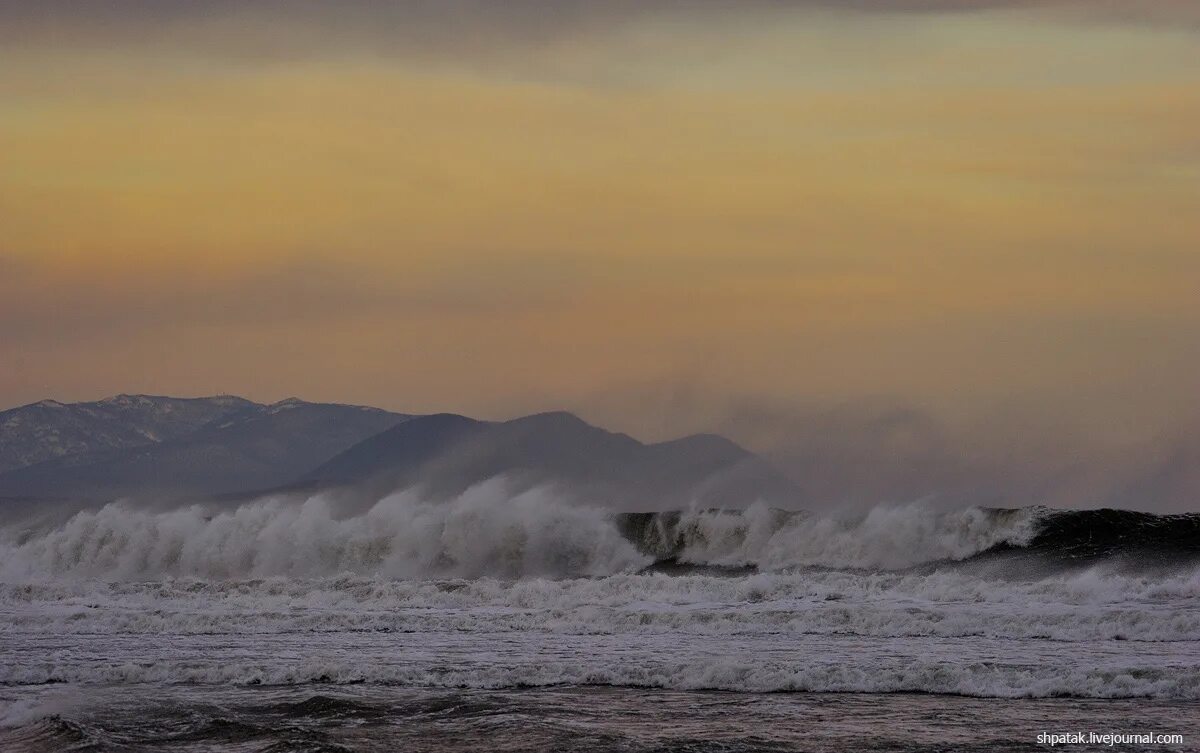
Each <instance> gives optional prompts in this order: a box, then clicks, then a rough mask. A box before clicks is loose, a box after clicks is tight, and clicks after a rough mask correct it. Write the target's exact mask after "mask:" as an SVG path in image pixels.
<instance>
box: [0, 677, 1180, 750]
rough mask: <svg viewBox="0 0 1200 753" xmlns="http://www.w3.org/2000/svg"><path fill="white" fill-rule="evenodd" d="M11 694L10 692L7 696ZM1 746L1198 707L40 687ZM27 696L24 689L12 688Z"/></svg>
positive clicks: (936, 734) (924, 720)
mask: <svg viewBox="0 0 1200 753" xmlns="http://www.w3.org/2000/svg"><path fill="white" fill-rule="evenodd" d="M5 695H8V696H9V699H11V696H12V694H11V693H7V694H5ZM39 695H40V699H39V701H38V702H39V703H40V704H41V705H42V708H43V711H45V710H50V709H57V710H56V711H54V713H52V714H51V715H50V716H37V718H35V719H32V720H31V721H30V722H29V723H26V724H22V725H20V726H18V727H15V728H8V729H4V730H0V747H2V749H3V750H6V751H14V752H18V751H30V752H33V751H59V750H77V751H85V750H95V751H104V750H112V751H158V750H162V751H211V750H231V751H263V752H266V751H314V752H315V751H401V750H402V751H414V752H417V751H430V752H433V751H534V750H538V751H541V750H546V751H551V750H553V751H697V752H699V751H722V752H726V751H729V752H732V751H814V752H819V751H868V750H869V751H925V750H944V751H1028V750H1037V749H1041V748H1045V749H1049V748H1048V746H1039V745H1037V743H1036V738H1037V734H1038V733H1039V732H1051V731H1055V732H1060V731H1078V730H1083V731H1095V732H1098V733H1105V732H1118V733H1130V732H1138V733H1140V732H1150V733H1156V732H1163V731H1171V732H1175V733H1179V734H1182V735H1183V736H1184V741H1185V744H1184V745H1148V746H1137V745H1132V746H1117V747H1116V748H1104V747H1103V746H1097V747H1089V746H1066V747H1063V748H1059V749H1062V750H1099V749H1109V750H1112V749H1116V750H1157V751H1163V750H1197V749H1200V748H1197V747H1195V746H1194V745H1193V744H1192V743H1195V742H1196V741H1198V740H1200V703H1197V702H1194V701H1186V702H1158V701H1147V700H1103V701H1102V700H1092V699H1021V700H996V699H979V698H963V697H955V696H936V695H924V694H817V693H772V694H752V693H737V692H726V691H673V690H652V689H641V688H594V687H585V688H580V687H560V688H537V689H523V690H503V691H497V690H428V689H412V688H391V687H378V686H353V687H346V686H341V687H330V688H316V687H249V688H186V687H160V686H153V685H135V686H117V687H93V688H88V689H65V690H58V689H51V688H46V689H44V690H43V691H42V692H41V693H39ZM22 697H24V698H25V699H26V700H28V699H29V696H28V695H26V694H22Z"/></svg>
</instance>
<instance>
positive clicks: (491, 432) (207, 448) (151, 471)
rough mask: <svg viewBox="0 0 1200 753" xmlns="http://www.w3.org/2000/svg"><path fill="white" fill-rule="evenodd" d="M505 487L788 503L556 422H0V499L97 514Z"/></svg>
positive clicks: (612, 496) (148, 417) (634, 499)
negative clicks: (151, 504)
mask: <svg viewBox="0 0 1200 753" xmlns="http://www.w3.org/2000/svg"><path fill="white" fill-rule="evenodd" d="M496 476H504V477H505V478H506V479H508V481H509V482H510V483H511V484H513V485H515V486H518V487H528V486H532V485H536V484H541V483H555V484H559V485H562V486H564V487H565V488H569V489H570V490H571V492H572V493H574V494H576V495H577V496H579V497H581V498H584V499H587V500H589V501H594V502H599V503H603V504H608V505H612V506H615V507H622V508H627V509H639V510H653V509H666V508H672V507H679V506H682V505H687V504H688V503H690V502H693V501H695V502H698V503H701V504H704V505H711V506H736V505H744V504H747V503H749V502H753V501H755V500H758V499H762V500H764V501H768V502H770V503H773V504H779V505H789V504H790V503H791V504H794V502H795V500H797V499H798V498H799V490H798V489H797V488H796V487H795V486H794V484H793V483H792V482H791V481H790V480H788V479H786V478H785V477H784V476H783V475H782V474H780V473H779V472H778V471H776V470H775V469H774V468H773V467H772V466H771V465H770V464H769V463H767V462H766V461H765V460H763V459H761V458H759V457H757V456H756V455H754V454H753V453H750V452H748V451H747V450H745V449H743V448H741V447H739V446H738V445H737V444H735V443H733V442H731V441H729V440H728V439H725V438H723V437H719V436H716V435H711V434H698V435H692V436H688V437H683V438H681V439H677V440H673V441H668V442H660V443H654V444H647V443H643V442H640V441H638V440H636V439H634V438H632V437H630V436H628V435H626V434H619V433H614V432H609V431H605V430H604V429H601V428H598V427H595V426H592V425H590V424H588V423H587V422H585V421H583V420H582V419H580V418H578V417H576V416H574V415H572V414H570V413H563V412H556V413H540V414H536V415H531V416H525V417H522V418H517V419H514V420H511V421H482V420H477V419H473V418H469V417H466V416H459V415H454V414H435V415H425V416H412V415H407V414H401V413H393V412H389V411H385V410H381V409H378V408H371V407H364V406H356V405H340V404H329V403H310V402H305V401H302V400H298V399H295V398H292V399H288V400H283V401H281V402H277V403H271V404H262V403H257V402H253V401H251V400H246V399H244V398H240V397H234V396H218V397H205V398H174V397H158V396H149V395H118V396H116V397H112V398H108V399H105V400H100V401H96V402H85V403H70V404H68V403H60V402H56V401H52V400H44V401H42V402H39V403H34V404H31V405H26V406H22V407H19V408H13V409H11V410H6V411H3V412H0V497H25V498H29V497H55V498H71V499H80V500H83V499H92V500H102V499H112V498H117V497H129V496H146V495H163V494H169V495H196V496H208V495H245V494H255V493H260V492H266V491H271V490H281V491H283V490H296V489H314V488H334V487H351V486H352V487H365V488H369V489H371V490H372V491H374V492H378V493H386V492H387V491H390V490H392V489H397V488H402V487H412V486H419V487H421V488H422V489H423V490H424V491H425V492H426V493H427V494H430V495H432V496H435V497H436V496H442V495H452V494H456V493H459V492H461V491H462V490H464V489H465V488H467V487H469V486H471V485H473V484H476V483H479V482H481V481H484V480H487V479H489V478H493V477H496Z"/></svg>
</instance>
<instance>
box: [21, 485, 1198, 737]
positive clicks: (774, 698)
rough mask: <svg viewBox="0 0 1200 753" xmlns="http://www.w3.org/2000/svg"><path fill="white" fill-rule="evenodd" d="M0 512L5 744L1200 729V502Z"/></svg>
mask: <svg viewBox="0 0 1200 753" xmlns="http://www.w3.org/2000/svg"><path fill="white" fill-rule="evenodd" d="M495 491H496V490H495V489H490V490H489V489H483V490H473V491H471V492H468V493H467V494H465V495H464V496H463V497H460V498H458V499H455V500H450V501H445V502H440V503H426V502H422V501H420V500H419V499H418V498H417V497H415V496H413V495H410V494H406V493H405V494H398V495H393V496H391V497H388V498H386V499H383V500H379V501H376V502H372V503H370V504H359V505H347V504H345V503H342V502H338V503H335V502H333V501H332V500H330V499H326V498H324V497H321V496H315V497H312V498H309V499H306V500H288V499H282V498H279V499H266V500H257V501H253V502H246V503H240V504H226V505H225V506H221V507H214V506H188V507H180V508H173V509H148V508H138V507H135V506H132V505H122V504H116V505H109V506H106V507H104V508H101V509H96V510H85V511H81V512H78V513H76V514H73V515H59V516H54V515H41V516H40V517H39V516H34V517H23V518H20V519H9V520H7V521H6V522H5V523H4V526H3V529H0V534H2V535H0V750H5V751H9V750H12V751H43V750H44V751H50V750H127V751H158V750H179V751H201V750H243V751H288V750H298V751H347V750H350V751H353V750H363V751H367V750H370V751H390V750H407V751H460V750H461V751H478V750H512V751H525V750H564V751H566V750H571V751H672V750H686V751H755V750H764V751H783V750H802V751H861V750H886V751H893V750H894V751H909V750H956V751H964V750H965V751H975V750H978V751H984V750H987V751H991V750H1035V749H1039V747H1042V748H1045V749H1049V746H1048V745H1042V746H1039V744H1038V742H1037V738H1038V735H1039V734H1040V733H1066V732H1074V733H1078V732H1085V733H1091V732H1094V733H1096V734H1109V733H1116V734H1126V735H1127V734H1148V735H1162V734H1170V735H1179V736H1181V737H1182V739H1181V740H1171V741H1167V742H1158V741H1155V742H1149V743H1145V744H1142V743H1133V744H1125V745H1117V746H1114V747H1107V746H1104V745H1097V746H1062V747H1063V748H1064V749H1068V750H1072V749H1073V750H1087V749H1097V750H1098V749H1107V750H1114V749H1118V750H1158V751H1161V750H1198V749H1200V536H1198V535H1197V533H1198V531H1200V517H1198V516H1174V517H1155V516H1150V515H1143V514H1137V513H1123V512H1118V511H1102V512H1091V513H1078V512H1076V513H1065V512H1057V511H1053V510H1046V509H1042V508H1028V509H1022V510H985V509H976V508H973V509H967V510H957V511H938V510H934V509H930V508H928V507H924V506H921V505H915V506H902V507H890V508H879V509H877V510H874V511H871V512H870V513H868V514H864V515H860V516H858V517H854V518H830V517H822V516H817V515H809V514H803V513H785V512H780V511H776V510H769V509H766V508H763V507H761V506H752V507H751V508H749V509H747V510H745V511H741V512H718V511H687V512H683V513H674V514H653V515H650V514H646V515H637V514H620V515H619V514H614V513H611V512H606V511H604V510H600V509H592V508H580V507H575V506H571V505H565V504H560V503H558V502H555V501H554V500H555V497H554V495H553V494H552V493H551V492H549V491H547V490H535V491H533V492H527V493H524V494H519V495H515V496H511V495H510V496H507V497H504V498H502V499H497V498H496V494H495Z"/></svg>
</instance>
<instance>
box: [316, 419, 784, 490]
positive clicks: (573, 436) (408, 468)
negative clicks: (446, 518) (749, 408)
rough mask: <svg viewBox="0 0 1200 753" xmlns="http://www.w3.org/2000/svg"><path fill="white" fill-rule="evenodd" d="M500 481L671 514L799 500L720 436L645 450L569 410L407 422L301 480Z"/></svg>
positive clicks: (437, 485)
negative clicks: (689, 508) (560, 487)
mask: <svg viewBox="0 0 1200 753" xmlns="http://www.w3.org/2000/svg"><path fill="white" fill-rule="evenodd" d="M498 475H504V476H506V477H507V478H509V479H510V480H511V481H513V482H514V483H515V484H518V485H521V484H523V485H532V484H536V483H540V482H545V481H551V482H558V483H561V484H564V485H566V486H568V487H569V488H570V489H571V491H572V492H573V493H576V494H577V495H579V496H580V497H582V498H584V499H586V500H589V501H593V502H599V503H604V504H608V505H612V506H616V507H620V508H624V509H631V510H644V511H651V510H661V509H669V508H677V507H680V506H686V505H688V504H690V503H691V502H693V501H694V502H697V503H699V504H702V505H705V506H741V505H745V504H747V503H749V502H753V501H755V500H757V499H763V500H765V501H768V502H771V503H774V504H778V505H789V506H791V505H794V504H795V503H796V502H797V501H798V500H799V499H800V490H799V489H798V488H796V487H795V485H794V484H792V482H790V481H789V480H787V479H786V478H784V477H783V476H782V475H781V474H780V473H778V472H777V471H776V470H775V469H774V468H772V467H771V466H770V465H769V464H768V463H766V462H765V461H763V460H762V459H760V458H758V457H757V456H755V455H753V454H752V453H750V452H748V451H746V450H744V449H742V448H741V447H739V446H738V445H736V444H734V443H733V442H730V441H729V440H727V439H724V438H722V437H718V436H714V435H695V436H691V437H685V438H683V439H678V440H674V441H671V442H662V443H658V444H643V443H642V442H639V441H637V440H636V439H633V438H632V437H630V436H628V435H625V434H616V433H613V432H608V431H605V430H603V429H599V428H597V427H595V426H591V425H590V424H588V423H586V422H584V421H582V420H581V419H579V418H577V417H575V416H573V415H571V414H569V413H541V414H537V415H533V416H526V417H524V418H518V419H515V420H513V421H506V422H487V421H477V420H474V419H471V418H467V417H465V416H458V415H453V414H439V415H433V416H422V417H418V418H413V419H411V420H409V421H406V422H404V423H402V424H399V425H397V426H394V427H392V428H391V429H388V430H387V431H384V432H382V433H380V434H377V435H375V436H373V437H371V438H369V439H366V440H364V441H363V442H360V443H359V444H357V445H355V446H354V447H351V448H350V449H348V450H346V451H345V452H343V453H341V454H340V455H338V456H336V457H334V458H333V459H331V460H330V461H329V462H327V463H325V464H323V465H321V466H320V467H319V468H317V469H316V471H314V472H313V473H312V474H310V475H309V477H308V481H310V482H312V483H317V484H332V485H344V484H351V483H360V482H364V481H371V480H373V481H375V482H376V483H377V484H379V485H380V486H381V487H398V486H403V485H409V484H421V485H422V486H423V487H425V488H426V489H427V490H429V491H430V492H431V493H433V494H435V495H445V494H454V493H458V492H460V491H462V490H463V489H465V488H467V487H468V486H470V485H472V484H475V483H478V482H480V481H483V480H486V479H488V478H492V477H494V476H498Z"/></svg>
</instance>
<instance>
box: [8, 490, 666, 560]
mask: <svg viewBox="0 0 1200 753" xmlns="http://www.w3.org/2000/svg"><path fill="white" fill-rule="evenodd" d="M15 539H16V537H15V536H12V535H10V536H9V537H8V542H7V543H5V544H0V580H3V581H7V582H19V581H36V580H44V579H47V578H57V577H63V576H68V577H71V576H73V577H86V578H108V579H114V580H122V579H124V580H132V579H145V578H158V577H164V576H196V577H202V578H217V579H220V578H238V577H243V578H244V577H257V576H272V575H287V576H315V575H329V574H336V573H340V572H356V573H379V574H383V575H389V576H393V577H419V576H426V575H457V576H463V577H475V576H480V575H499V576H507V577H518V576H522V575H603V574H609V573H615V572H621V571H624V570H636V569H638V568H640V567H643V566H645V565H646V564H648V563H649V559H648V558H647V557H645V556H644V555H641V554H639V553H638V552H637V550H636V549H635V548H634V547H633V545H632V544H630V543H629V542H628V541H626V540H625V539H623V538H622V537H621V536H620V534H619V533H618V532H617V530H616V528H615V527H614V526H613V524H612V521H611V519H610V517H609V516H608V515H607V514H606V513H604V512H602V511H599V510H595V509H589V508H583V507H574V506H571V505H568V504H565V503H563V502H562V501H560V500H559V499H558V497H556V496H555V495H554V493H553V492H552V491H551V490H549V489H544V488H542V489H534V490H531V491H525V492H522V493H518V494H512V495H510V494H507V492H506V489H505V486H504V483H503V481H502V480H493V481H489V482H485V483H483V484H480V485H478V486H476V487H473V488H471V489H469V490H467V491H466V492H464V493H463V494H462V495H461V496H459V497H458V498H457V499H454V500H450V501H448V502H444V503H431V502H426V501H423V500H421V499H420V498H419V497H418V496H417V495H416V494H414V493H413V492H407V491H406V492H400V493H397V494H393V495H390V496H388V497H385V498H384V499H381V500H379V501H378V502H377V503H376V504H375V505H374V506H372V507H371V508H370V509H369V510H367V511H366V512H365V513H362V514H358V515H353V516H350V517H339V516H338V515H337V514H336V513H335V510H334V508H333V507H332V505H331V502H330V500H329V499H327V498H326V497H325V496H323V495H316V496H313V497H310V498H308V499H306V500H304V501H303V502H300V503H296V502H294V501H291V500H287V499H282V498H274V499H264V500H259V501H255V502H251V503H247V504H243V505H240V506H238V507H237V508H235V509H233V510H229V511H218V512H212V511H210V510H209V509H208V508H205V507H202V506H199V505H194V506H190V507H185V508H182V509H176V510H170V511H167V512H151V511H146V510H141V509H136V508H133V507H130V506H127V505H124V504H120V503H114V504H110V505H107V506H105V507H103V508H102V509H100V510H97V511H85V512H80V513H78V514H77V515H75V516H74V517H72V518H71V519H70V520H69V521H67V522H66V523H65V524H64V525H62V526H61V527H59V528H56V529H54V530H51V531H48V532H45V533H42V534H40V535H36V536H33V537H30V538H28V539H27V540H24V541H19V543H18V541H15Z"/></svg>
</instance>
